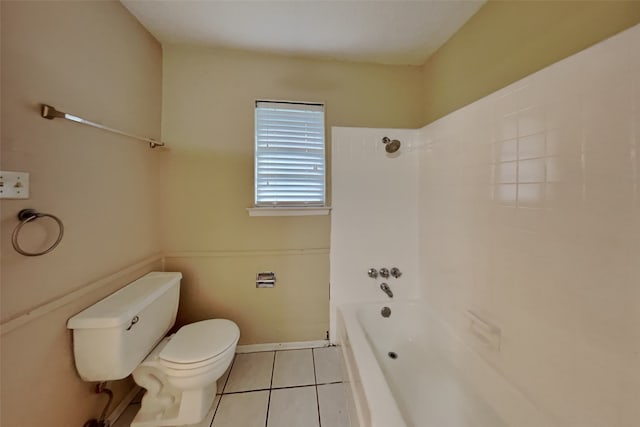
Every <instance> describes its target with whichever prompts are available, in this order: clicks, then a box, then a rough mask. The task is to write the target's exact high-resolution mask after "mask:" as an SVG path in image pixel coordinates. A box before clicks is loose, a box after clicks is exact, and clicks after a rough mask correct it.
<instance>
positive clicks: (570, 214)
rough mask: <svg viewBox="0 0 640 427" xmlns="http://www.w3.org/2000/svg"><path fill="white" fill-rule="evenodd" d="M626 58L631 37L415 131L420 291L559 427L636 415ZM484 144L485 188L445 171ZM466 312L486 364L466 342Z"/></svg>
mask: <svg viewBox="0 0 640 427" xmlns="http://www.w3.org/2000/svg"><path fill="white" fill-rule="evenodd" d="M638 52H640V26H636V27H633V28H631V29H629V30H627V31H625V32H623V33H621V34H619V35H617V36H615V37H613V38H612V39H609V40H607V41H604V42H602V43H599V44H598V45H596V46H594V47H592V48H589V49H587V50H585V51H583V52H581V53H579V54H577V55H574V56H572V57H570V58H567V59H566V60H563V61H561V62H559V63H557V64H554V65H552V66H550V67H548V68H546V69H544V70H542V71H540V72H538V73H536V74H534V75H532V76H529V77H528V78H526V79H524V80H523V81H521V82H516V83H514V84H513V85H510V86H509V87H508V88H505V89H502V90H500V91H498V92H496V93H494V94H492V95H490V96H488V97H487V98H484V99H482V100H480V101H477V102H476V103H474V104H472V105H471V106H468V107H465V108H462V109H460V110H458V111H456V112H454V113H452V114H450V115H449V116H447V117H445V118H443V119H441V120H439V121H437V122H435V123H433V124H431V125H429V126H427V127H425V128H423V129H421V130H420V131H418V133H417V135H418V142H417V144H421V143H422V144H425V145H427V144H429V143H430V142H432V141H436V142H437V143H435V144H434V145H433V146H432V149H428V150H421V151H420V152H419V156H420V164H419V184H418V188H419V201H418V209H419V215H418V218H419V226H418V227H419V233H418V234H419V236H420V239H419V264H420V266H421V273H420V274H421V275H420V278H421V280H420V287H421V290H422V295H423V296H424V297H425V300H426V301H427V302H428V304H429V305H431V306H432V307H433V308H435V309H436V311H437V312H438V313H440V316H441V317H442V318H443V319H445V320H446V322H447V323H449V324H450V325H451V326H452V327H453V328H454V330H456V331H457V334H458V335H459V336H460V337H462V338H463V340H464V341H465V342H466V343H467V344H468V345H470V346H471V347H473V348H475V349H476V351H479V352H480V353H482V355H483V357H484V358H485V359H486V360H487V361H488V362H489V363H490V364H492V365H493V366H494V367H495V369H497V370H498V371H500V373H501V374H502V375H504V376H505V377H506V378H507V379H509V380H510V381H511V382H512V383H513V384H514V385H515V386H516V387H517V388H519V389H520V390H522V391H523V393H524V394H525V395H527V396H529V397H530V398H531V399H532V401H533V403H534V404H535V405H536V406H537V407H539V408H540V409H541V410H542V411H543V412H544V413H545V414H546V415H547V416H548V417H549V418H551V419H552V420H555V421H556V423H557V425H558V426H562V427H568V426H580V427H601V426H604V425H606V426H610V427H631V426H635V425H636V424H637V422H638V419H639V414H640V413H639V412H638V410H637V408H638V406H639V405H638V396H640V375H638V372H639V371H640V362H638V358H637V355H638V351H639V349H640V344H639V343H640V332H638V328H637V325H638V324H639V322H640V314H639V313H640V290H639V289H640V287H639V286H638V283H640V282H639V281H640V202H639V197H640V196H639V194H640V193H639V187H640V181H639V175H640V173H639V168H640V163H639V159H638V157H640V156H639V152H638V149H639V141H640V137H639V135H640V130H639V129H640V113H639V111H640V95H639V94H640V89H638V87H639V86H640V83H639V81H640V78H639V77H638V76H640V61H639V60H638V58H639V57H640V54H638ZM482 116H485V117H488V116H491V117H493V121H490V122H489V123H488V122H487V121H479V120H478V119H477V118H478V117H482ZM487 127H490V128H491V129H492V132H488V131H487ZM474 134H475V135H480V137H479V138H480V140H478V139H477V138H475V139H474V140H473V142H471V140H470V139H469V138H468V137H467V135H474ZM483 145H484V146H489V147H492V150H491V153H492V158H491V159H487V158H486V157H484V158H483V162H481V163H478V167H479V168H481V167H482V168H484V170H485V171H488V172H487V173H488V175H489V176H490V177H491V178H490V182H491V183H492V184H493V185H491V186H490V189H489V190H488V191H487V190H486V189H485V187H483V186H482V185H478V184H477V183H476V182H475V178H474V177H475V176H477V175H474V173H472V172H469V171H465V172H463V173H461V172H459V171H461V170H464V169H468V168H469V165H472V164H474V162H473V161H472V160H470V159H469V158H468V155H464V154H461V153H468V152H469V151H470V150H473V149H474V148H473V147H477V146H483ZM471 307H474V308H476V309H479V310H481V311H482V312H483V313H486V314H487V315H488V316H490V317H491V318H492V319H493V320H495V322H496V323H498V325H499V326H500V327H501V328H502V331H503V346H502V348H501V351H500V352H499V353H491V352H487V351H486V350H485V349H484V348H483V347H482V345H480V344H479V343H478V342H476V341H475V339H474V338H473V335H472V334H469V333H467V327H468V322H466V320H465V318H464V310H466V309H468V308H471Z"/></svg>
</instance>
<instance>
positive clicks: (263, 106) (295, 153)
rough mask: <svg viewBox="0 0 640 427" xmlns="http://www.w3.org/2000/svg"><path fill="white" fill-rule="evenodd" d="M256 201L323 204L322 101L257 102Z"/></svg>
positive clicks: (257, 203) (265, 204)
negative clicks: (312, 102)
mask: <svg viewBox="0 0 640 427" xmlns="http://www.w3.org/2000/svg"><path fill="white" fill-rule="evenodd" d="M255 130H256V149H255V206H256V207H258V208H259V207H323V206H325V170H326V169H325V142H324V105H322V104H311V103H297V102H274V101H257V102H256V128H255Z"/></svg>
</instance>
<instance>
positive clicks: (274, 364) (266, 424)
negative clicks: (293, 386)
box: [223, 351, 277, 427]
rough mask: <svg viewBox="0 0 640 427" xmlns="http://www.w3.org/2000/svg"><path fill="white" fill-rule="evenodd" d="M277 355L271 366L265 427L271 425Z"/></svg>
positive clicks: (274, 353)
mask: <svg viewBox="0 0 640 427" xmlns="http://www.w3.org/2000/svg"><path fill="white" fill-rule="evenodd" d="M276 353H277V352H276V351H274V352H273V364H272V365H271V381H270V382H269V398H268V399H267V416H266V417H265V419H264V427H268V425H269V408H270V406H271V389H272V388H273V372H274V371H275V370H276ZM223 391H224V390H223Z"/></svg>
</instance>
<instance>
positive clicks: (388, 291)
mask: <svg viewBox="0 0 640 427" xmlns="http://www.w3.org/2000/svg"><path fill="white" fill-rule="evenodd" d="M380 289H382V292H384V293H385V294H387V296H388V297H389V298H393V292H391V288H390V287H389V285H387V284H386V283H384V282H383V283H381V284H380Z"/></svg>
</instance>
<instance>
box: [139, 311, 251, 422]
mask: <svg viewBox="0 0 640 427" xmlns="http://www.w3.org/2000/svg"><path fill="white" fill-rule="evenodd" d="M239 338H240V330H239V329H238V326H236V324H235V323H233V322H231V321H229V320H226V319H212V320H203V321H201V322H196V323H192V324H189V325H186V326H183V327H182V328H181V329H180V330H179V331H178V332H176V333H175V334H174V335H172V336H170V337H168V338H165V339H164V340H163V341H161V342H160V344H158V346H156V348H154V350H153V351H152V352H151V353H150V354H149V356H147V357H146V358H145V360H144V361H142V363H141V364H140V365H139V366H138V367H137V368H136V369H135V370H134V371H133V379H134V381H135V382H136V384H138V385H139V386H141V387H143V388H145V389H146V390H147V392H146V393H145V395H144V397H143V399H142V405H141V408H140V411H139V412H138V414H137V415H136V417H135V418H134V420H133V422H132V423H131V427H147V426H173V425H183V424H194V423H197V422H199V421H200V420H202V419H203V418H204V417H205V416H206V414H207V412H208V410H209V407H210V406H211V402H213V399H214V398H215V395H216V388H217V384H216V381H217V380H218V378H220V377H221V376H222V375H223V374H224V372H225V371H226V370H227V368H228V367H229V366H230V365H231V361H232V360H233V355H234V353H235V347H236V344H237V342H238V339H239Z"/></svg>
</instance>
